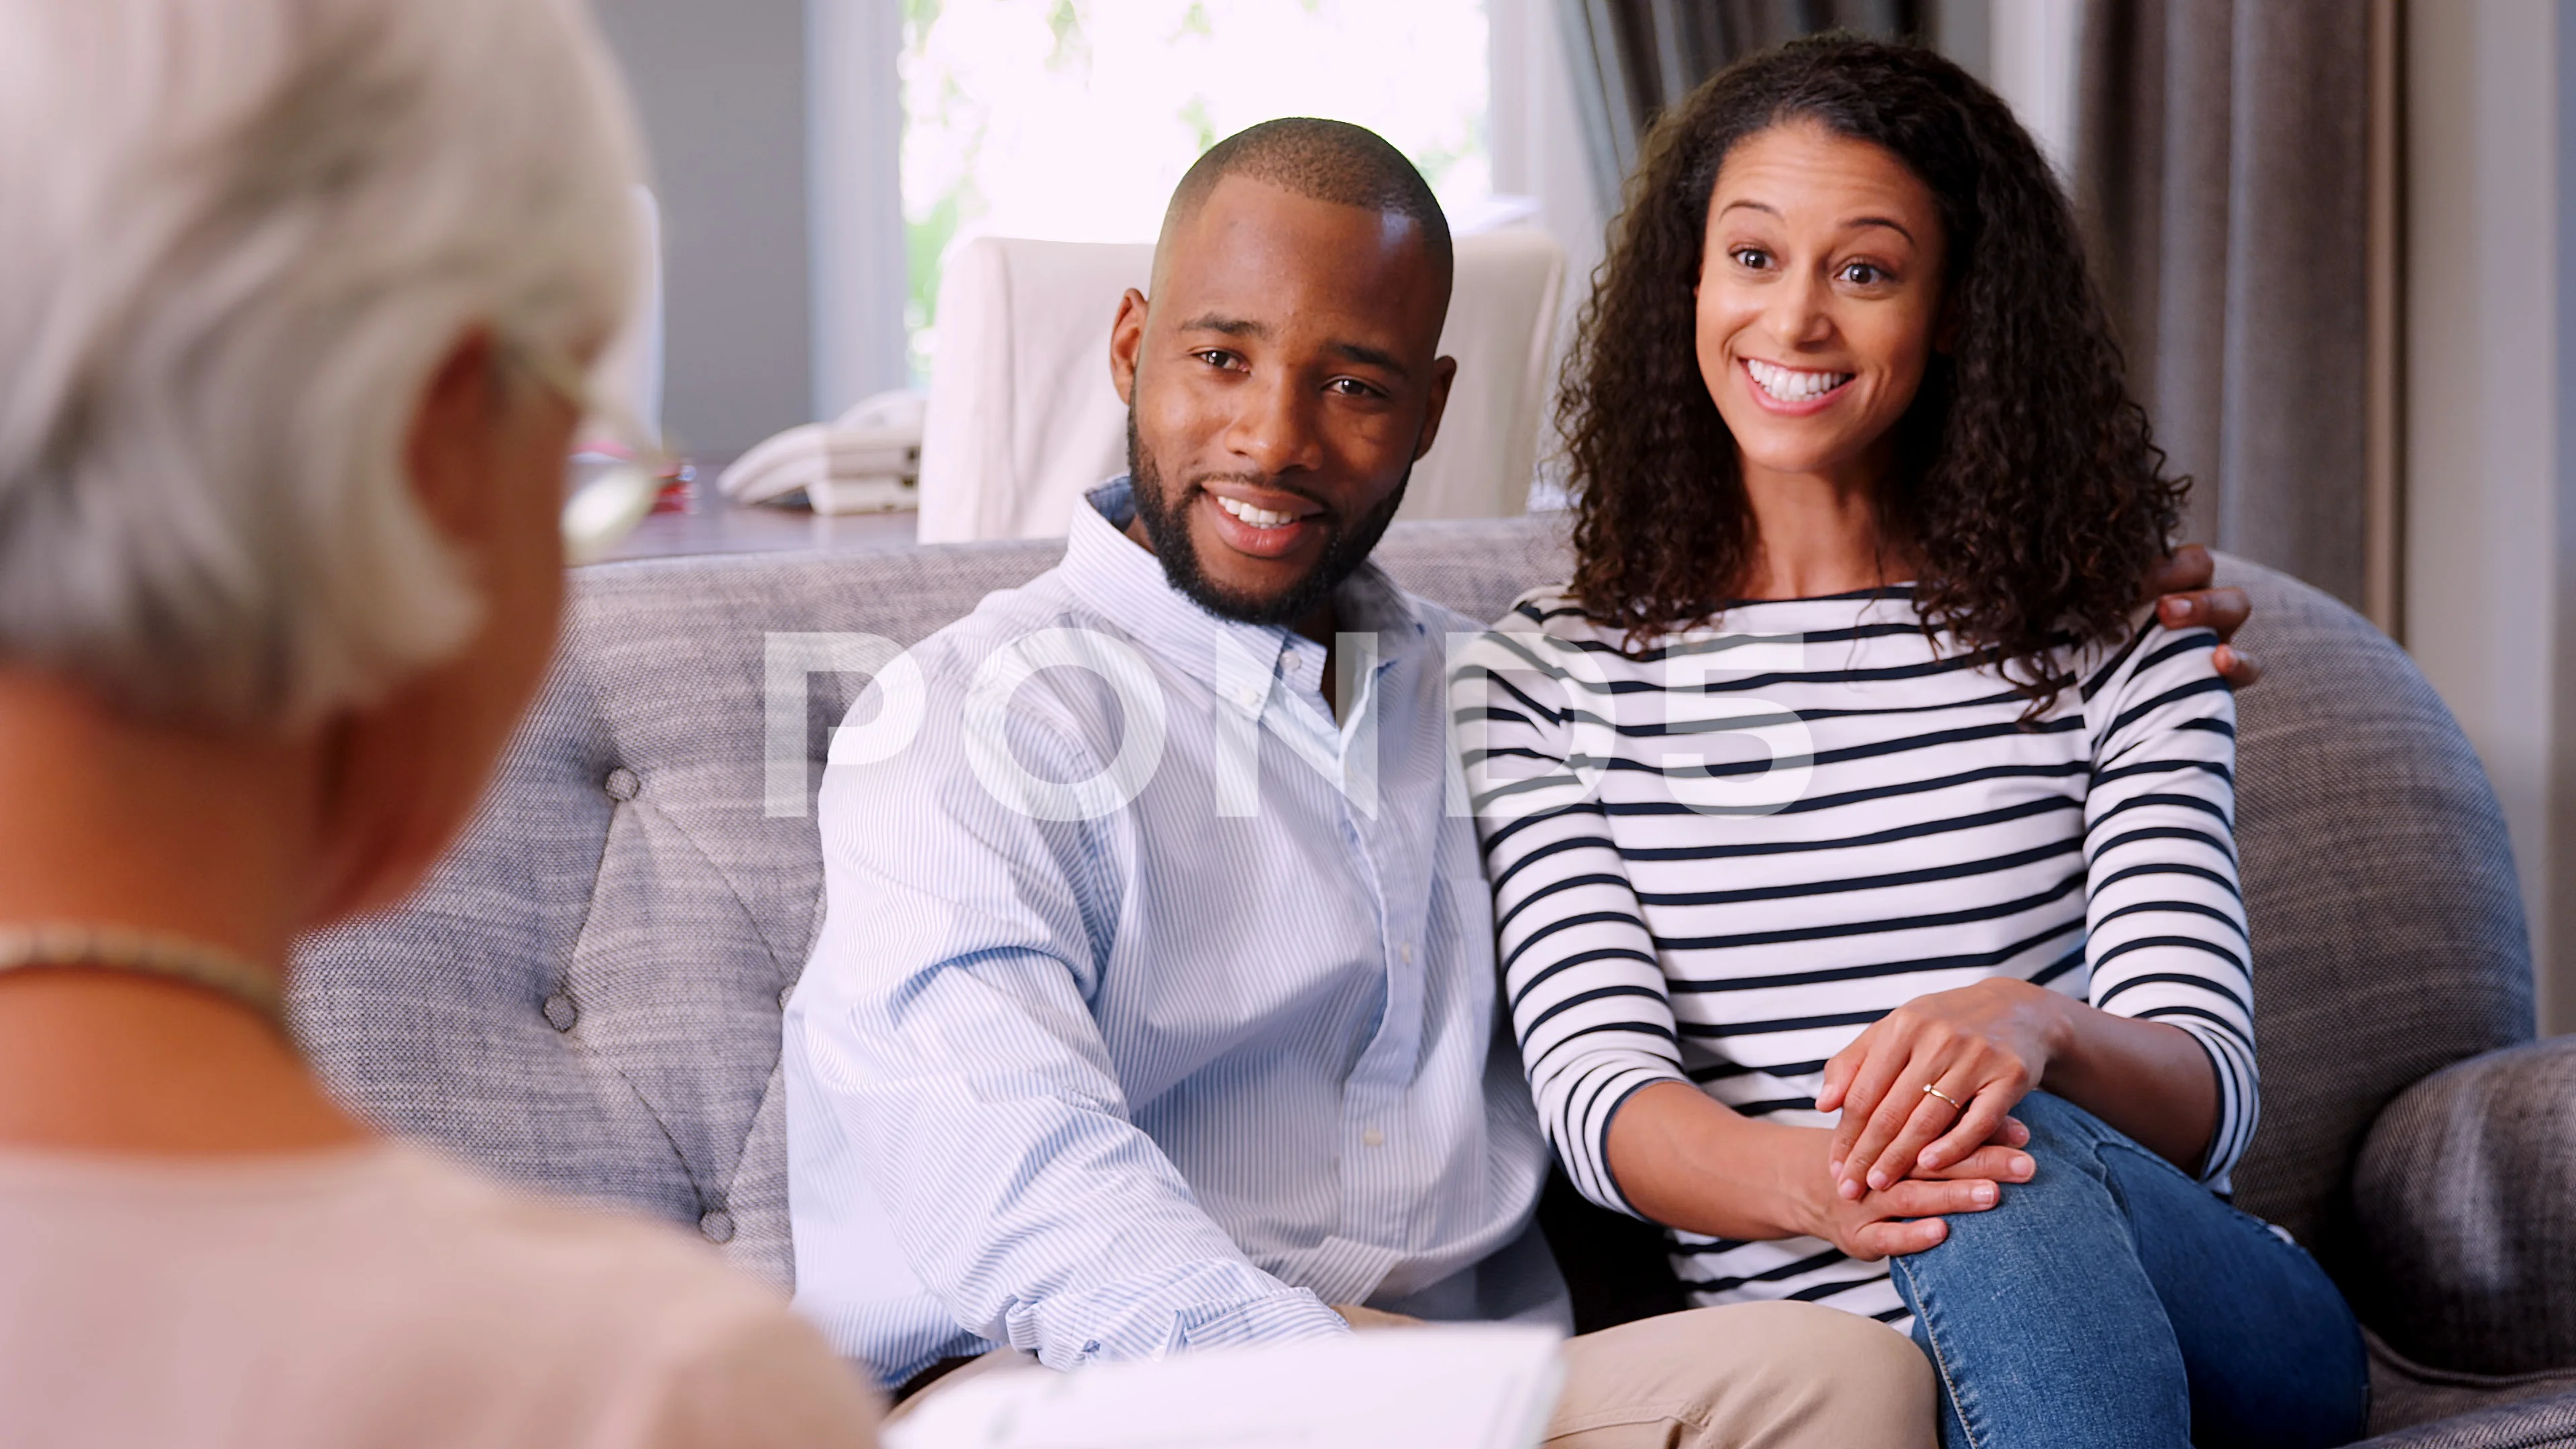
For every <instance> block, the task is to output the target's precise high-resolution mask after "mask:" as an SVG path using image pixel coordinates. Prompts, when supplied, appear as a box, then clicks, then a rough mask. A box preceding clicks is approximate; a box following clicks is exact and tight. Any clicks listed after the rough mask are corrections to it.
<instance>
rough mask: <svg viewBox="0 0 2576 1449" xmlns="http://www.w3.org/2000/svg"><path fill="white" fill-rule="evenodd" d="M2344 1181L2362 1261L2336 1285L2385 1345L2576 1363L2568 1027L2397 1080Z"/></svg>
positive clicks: (2516, 1363)
mask: <svg viewBox="0 0 2576 1449" xmlns="http://www.w3.org/2000/svg"><path fill="white" fill-rule="evenodd" d="M2352 1195H2353V1210H2354V1216H2355V1217H2356V1219H2357V1220H2358V1222H2359V1225H2360V1231H2361V1237H2362V1241H2363V1244H2364V1246H2365V1247H2366V1249H2367V1258H2366V1260H2365V1261H2366V1262H2367V1264H2368V1267H2367V1269H2366V1270H2365V1271H2366V1274H2367V1278H2366V1280H2365V1281H2361V1282H2350V1283H2347V1285H2346V1286H2347V1288H2348V1289H2351V1290H2353V1299H2354V1305H2355V1307H2356V1308H2357V1309H2358V1310H2359V1311H2360V1313H2361V1315H2362V1317H2363V1319H2364V1320H2365V1321H2367V1322H2368V1323H2369V1324H2370V1326H2371V1327H2372V1328H2373V1329H2375V1330H2376V1331H2377V1332H2378V1333H2379V1335H2380V1337H2381V1338H2383V1339H2385V1340H2386V1341H2387V1342H2388V1344H2389V1346H2390V1347H2392V1348H2395V1349H2396V1350H2397V1351H2398V1352H2400V1353H2403V1354H2405V1355H2406V1356H2408V1357H2409V1358H2412V1359H2415V1360H2416V1361H2418V1362H2420V1363H2425V1364H2430V1365H2433V1366H2436V1367H2439V1368H2447V1369H2458V1370H2464V1371H2467V1372H2472V1373H2485V1374H2520V1373H2536V1372H2539V1371H2541V1370H2544V1369H2554V1368H2566V1367H2569V1366H2571V1365H2576V1293H2571V1292H2569V1291H2568V1285H2569V1284H2571V1283H2576V1212H2571V1211H2570V1205H2571V1204H2576V1036H2566V1037H2555V1038H2552V1039H2550V1040H2548V1041H2541V1042H2533V1043H2530V1044H2528V1045H2524V1046H2518V1047H2508V1048H2506V1049H2504V1050H2502V1051H2494V1052H2489V1053H2487V1054H2486V1055H2484V1056H2479V1057H2472V1058H2470V1059H2469V1060H2467V1061H2464V1062H2460V1063H2457V1064H2455V1065H2453V1066H2450V1067H2446V1068H2444V1069H2443V1070H2441V1071H2438V1072H2435V1073H2434V1074H2433V1075H2431V1076H2429V1077H2426V1078H2424V1079H2423V1080H2422V1081H2420V1082H2417V1083H2416V1084H2415V1085H2413V1086H2412V1087H2409V1088H2407V1089H2406V1091H2404V1092H2403V1093H2401V1094H2399V1096H2398V1098H2397V1100H2396V1101H2394V1102H2391V1103H2390V1104H2389V1105H2388V1108H2387V1110H2385V1111H2383V1112H2382V1113H2380V1115H2379V1120H2378V1121H2377V1122H2376V1123H2374V1124H2373V1125H2372V1127H2371V1129H2370V1136H2369V1138H2368V1140H2367V1141H2365V1142H2364V1143H2363V1145H2362V1150H2361V1157H2360V1160H2359V1162H2358V1164H2357V1165H2356V1166H2355V1168H2354V1171H2353V1183H2352Z"/></svg>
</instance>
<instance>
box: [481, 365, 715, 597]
mask: <svg viewBox="0 0 2576 1449" xmlns="http://www.w3.org/2000/svg"><path fill="white" fill-rule="evenodd" d="M510 356H511V357H512V358H513V359H515V360H516V361H517V362H518V364H519V365H520V366H522V367H525V368H526V369H527V370H528V373H529V375H530V376H532V377H534V378H535V379H536V380H537V382H538V383H539V384H540V385H542V386H543V387H544V388H545V389H546V390H547V391H549V392H552V393H554V394H556V395H557V396H559V397H561V398H562V399H563V400H564V401H565V402H567V403H570V404H572V406H573V408H574V409H575V410H577V411H578V412H580V413H581V415H582V427H583V429H584V432H583V443H582V446H581V448H580V450H579V451H577V452H575V453H574V454H573V455H572V457H571V458H570V459H568V460H567V461H566V464H565V473H564V505H563V544H564V561H565V562H566V563H571V564H586V563H597V562H598V561H599V560H601V559H602V558H605V557H607V556H608V552H609V550H611V549H613V548H615V547H617V545H618V544H619V543H620V542H622V541H624V539H625V537H626V535H628V534H630V533H633V532H634V531H635V528H636V525H638V524H640V523H642V522H643V521H644V516H645V515H646V514H648V513H651V512H652V511H653V500H654V499H656V498H658V497H660V496H661V493H662V482H663V480H664V479H665V478H667V477H669V476H670V473H671V470H672V469H673V468H674V467H675V466H676V465H677V464H678V462H679V460H678V459H676V458H674V457H672V456H671V455H670V454H669V453H666V452H664V451H663V450H662V446H661V444H660V443H658V442H656V441H654V440H653V438H652V435H651V434H650V433H649V432H648V431H647V430H646V429H645V428H644V426H643V424H641V423H639V422H637V421H636V420H635V419H634V418H633V417H630V416H628V415H627V413H626V411H625V410H624V409H623V408H620V407H617V406H615V405H614V404H611V403H607V402H606V401H604V400H603V399H601V398H599V397H598V396H597V395H596V394H594V393H593V392H592V391H591V387H590V382H589V380H588V379H587V378H585V377H583V376H582V373H581V369H580V368H579V367H577V366H575V365H574V364H573V363H572V361H571V360H570V359H568V358H566V357H563V356H562V355H560V354H558V353H553V352H548V351H543V350H540V349H538V348H535V347H528V346H513V347H511V348H510Z"/></svg>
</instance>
